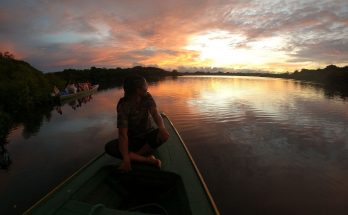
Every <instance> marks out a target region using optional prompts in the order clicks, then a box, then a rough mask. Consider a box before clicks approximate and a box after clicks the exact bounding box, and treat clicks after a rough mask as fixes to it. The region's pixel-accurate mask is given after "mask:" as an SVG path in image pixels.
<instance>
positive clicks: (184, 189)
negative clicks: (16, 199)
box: [24, 115, 220, 215]
mask: <svg viewBox="0 0 348 215" xmlns="http://www.w3.org/2000/svg"><path fill="white" fill-rule="evenodd" d="M163 119H164V123H165V126H166V128H167V129H168V132H169V133H170V138H169V139H168V141H167V142H166V143H165V144H163V145H162V146H161V147H159V149H158V150H157V151H156V153H155V155H156V157H158V158H160V159H161V161H162V168H161V170H160V169H158V168H155V167H152V166H147V165H140V164H133V165H132V171H131V172H129V173H120V172H119V171H118V170H117V167H118V165H119V164H120V163H121V160H119V159H116V158H113V157H111V156H109V155H107V154H105V153H103V154H102V155H100V156H98V157H97V158H95V159H94V160H92V161H91V162H90V163H88V164H87V165H86V166H84V167H83V168H81V169H80V170H79V171H77V172H76V173H75V174H74V175H73V176H71V177H70V178H68V179H67V180H66V181H64V182H62V183H61V184H60V185H59V186H58V187H57V188H55V189H54V190H53V191H51V192H50V193H48V194H47V195H46V196H45V197H44V198H42V199H41V200H40V201H39V202H38V203H36V204H35V205H33V206H32V207H31V208H30V209H28V210H27V211H26V212H25V213H24V214H45V215H49V214H58V215H59V214H69V215H70V214H71V215H74V214H94V215H96V214H116V215H117V214H128V215H132V214H180V215H181V214H197V215H205V214H207V215H208V214H220V213H219V211H218V209H217V207H216V205H215V203H214V200H213V198H212V196H211V195H210V193H209V191H208V188H207V186H206V184H205V182H204V180H203V178H202V176H201V174H200V173H199V171H198V169H197V166H196V165H195V163H194V161H193V159H192V157H191V155H190V153H189V152H188V150H187V148H186V146H185V144H184V142H183V140H182V139H181V137H180V135H179V134H178V132H177V130H176V129H175V127H174V126H173V124H172V123H171V121H170V120H169V119H168V117H167V116H165V115H163Z"/></svg>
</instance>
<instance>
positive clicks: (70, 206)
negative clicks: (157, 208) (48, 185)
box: [56, 200, 147, 215]
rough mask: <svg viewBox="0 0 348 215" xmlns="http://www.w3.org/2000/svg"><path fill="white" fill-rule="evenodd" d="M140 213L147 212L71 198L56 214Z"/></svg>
mask: <svg viewBox="0 0 348 215" xmlns="http://www.w3.org/2000/svg"><path fill="white" fill-rule="evenodd" d="M78 214H81V215H115V214H116V215H140V214H147V213H140V212H138V211H137V212H132V211H123V210H117V209H111V208H107V207H105V206H104V205H103V204H95V205H92V204H88V203H85V202H81V201H77V200H71V201H69V202H68V203H66V204H65V205H64V206H63V208H62V209H60V210H59V212H58V213H57V214H56V215H78Z"/></svg>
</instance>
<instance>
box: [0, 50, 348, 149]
mask: <svg viewBox="0 0 348 215" xmlns="http://www.w3.org/2000/svg"><path fill="white" fill-rule="evenodd" d="M131 74H138V75H142V76H144V77H145V78H146V79H147V80H148V81H150V82H153V81H158V80H160V79H163V78H165V77H168V76H173V77H176V76H178V75H233V76H259V77H275V78H286V79H294V80H300V81H306V82H312V83H316V84H319V85H320V86H321V87H323V88H324V90H325V92H326V94H327V95H329V96H332V95H337V94H338V95H340V96H342V97H344V98H347V97H348V84H347V83H348V66H346V67H337V66H334V65H330V66H327V67H326V68H324V69H317V70H308V69H302V70H300V71H295V72H293V73H289V72H287V73H281V74H272V73H250V72H248V73H223V72H217V73H209V72H200V71H197V72H195V73H178V72H177V71H176V70H173V71H166V70H164V69H161V68H156V67H142V66H136V67H133V68H110V69H107V68H96V67H91V68H89V69H82V70H78V69H65V70H63V71H60V72H54V73H43V72H41V71H39V70H37V69H36V68H34V67H33V66H31V65H30V64H29V63H27V62H25V61H21V60H17V59H15V57H14V56H13V55H12V54H10V53H8V52H5V53H1V52H0V144H2V143H5V142H6V137H7V135H8V133H9V131H10V129H11V128H12V127H14V126H16V125H18V124H19V123H21V124H22V125H23V126H24V128H23V129H24V130H23V135H24V136H25V137H29V136H30V135H32V134H35V133H36V132H38V130H39V128H40V126H41V124H42V123H43V121H44V120H49V119H50V117H51V110H52V109H53V108H54V106H55V105H56V104H55V103H54V101H53V99H52V96H51V95H50V94H51V92H52V89H53V87H54V86H57V87H58V88H59V89H64V87H65V84H66V83H67V82H68V81H70V82H75V83H78V82H86V81H89V82H91V83H93V84H99V85H100V89H105V88H110V87H115V86H121V84H122V81H123V79H124V78H125V77H126V76H128V75H131Z"/></svg>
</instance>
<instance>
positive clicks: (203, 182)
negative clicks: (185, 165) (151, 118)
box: [161, 112, 220, 215]
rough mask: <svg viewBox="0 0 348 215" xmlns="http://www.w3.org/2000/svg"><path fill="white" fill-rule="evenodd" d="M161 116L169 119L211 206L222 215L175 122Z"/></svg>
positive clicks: (162, 114)
mask: <svg viewBox="0 0 348 215" xmlns="http://www.w3.org/2000/svg"><path fill="white" fill-rule="evenodd" d="M161 116H162V117H165V118H167V119H168V122H169V123H170V125H171V126H172V127H173V129H174V131H175V133H176V135H177V136H178V137H179V140H180V142H181V144H182V146H183V147H184V149H185V151H186V154H187V156H188V157H189V159H190V161H191V163H192V165H193V167H194V170H195V172H196V174H197V175H198V178H199V180H200V182H201V184H202V186H203V188H204V191H205V193H206V194H207V196H208V199H209V202H210V204H211V206H212V208H213V210H214V212H215V214H216V215H220V211H219V209H218V207H217V205H216V203H215V201H214V198H213V196H212V195H211V193H210V191H209V189H208V186H207V184H206V183H205V181H204V178H203V176H202V174H201V173H200V171H199V169H198V167H197V165H196V163H195V161H194V160H193V157H192V155H191V153H190V152H189V150H188V148H187V146H186V144H185V142H184V140H183V139H182V138H181V136H180V134H179V132H178V130H177V129H176V128H175V126H174V124H173V122H172V121H171V120H170V118H169V117H168V116H167V115H166V114H165V113H163V112H161Z"/></svg>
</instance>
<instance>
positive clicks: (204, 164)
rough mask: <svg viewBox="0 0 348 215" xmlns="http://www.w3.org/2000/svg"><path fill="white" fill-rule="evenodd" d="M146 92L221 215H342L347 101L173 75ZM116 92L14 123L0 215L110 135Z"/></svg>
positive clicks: (268, 85)
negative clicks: (187, 154) (178, 136)
mask: <svg viewBox="0 0 348 215" xmlns="http://www.w3.org/2000/svg"><path fill="white" fill-rule="evenodd" d="M149 92H150V93H151V94H152V95H153V97H154V98H155V100H156V102H157V104H158V108H159V109H160V110H161V111H163V112H165V113H166V114H167V115H168V116H169V118H170V119H171V120H172V122H173V123H174V125H175V126H176V128H177V129H178V131H179V133H180V134H181V136H182V138H183V140H184V141H185V143H186V145H187V146H188V148H189V150H190V152H191V154H192V155H193V157H194V159H195V161H196V163H197V165H198V168H199V169H200V171H201V173H202V175H203V177H204V178H205V181H206V183H207V185H208V187H209V189H210V191H211V193H212V195H213V197H214V199H215V201H216V203H217V206H218V207H219V209H220V211H221V213H222V214H243V215H244V214H347V213H348V204H347V199H348V180H347V179H348V102H347V101H345V100H343V99H341V98H339V97H332V96H331V97H328V96H326V95H325V91H324V90H323V89H321V88H320V87H315V86H313V85H309V84H303V83H300V82H296V81H291V80H283V79H272V78H256V77H223V76H221V77H217V76H214V77H188V76H185V77H179V78H175V79H172V78H168V79H166V80H163V81H159V82H151V83H150V86H149ZM122 94H123V91H122V89H121V88H117V87H116V88H113V89H108V90H103V91H99V92H98V93H96V94H94V95H93V96H92V97H91V98H89V99H88V100H85V101H82V102H81V101H80V104H79V103H75V104H73V103H71V104H66V105H64V106H63V107H61V109H55V110H53V111H52V113H50V114H49V116H45V117H43V119H44V120H43V121H42V123H41V124H40V125H39V126H37V125H36V128H34V129H33V128H30V126H28V125H20V126H18V128H16V129H14V130H13V131H12V132H11V134H10V136H9V142H10V143H9V144H7V145H6V148H7V150H8V151H9V154H10V156H11V159H12V161H13V163H12V165H11V166H10V168H9V169H8V170H0V182H1V183H0V214H20V213H22V212H23V211H24V210H25V209H26V208H28V207H29V206H30V205H32V204H33V203H34V202H36V201H37V200H38V199H40V198H41V197H42V196H43V195H45V194H46V193H47V192H49V191H50V190H51V189H53V188H54V187H55V186H56V185H57V184H59V183H60V182H61V181H62V180H64V179H65V178H67V177H68V176H70V175H71V174H73V173H74V172H75V171H76V170H78V169H79V168H80V167H81V166H83V165H84V164H85V163H86V162H88V161H89V160H91V159H92V158H93V157H95V156H97V155H98V154H100V153H101V152H103V147H104V143H106V142H107V141H108V140H110V139H113V138H116V137H117V128H116V111H115V104H116V102H117V101H118V99H119V98H120V97H121V96H122Z"/></svg>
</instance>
